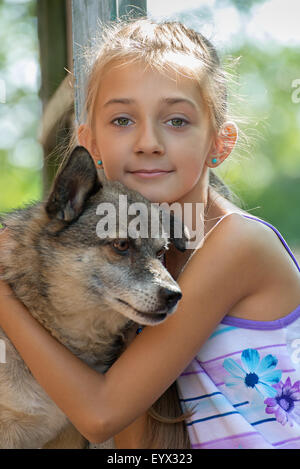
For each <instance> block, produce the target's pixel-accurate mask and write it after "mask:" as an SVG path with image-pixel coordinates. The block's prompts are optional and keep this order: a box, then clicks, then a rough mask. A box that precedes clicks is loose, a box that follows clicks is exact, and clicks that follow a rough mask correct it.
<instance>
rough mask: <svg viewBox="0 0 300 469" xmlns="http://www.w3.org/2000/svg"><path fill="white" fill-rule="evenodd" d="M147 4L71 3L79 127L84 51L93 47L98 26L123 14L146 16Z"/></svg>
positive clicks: (113, 0) (127, 0) (115, 0)
mask: <svg viewBox="0 0 300 469" xmlns="http://www.w3.org/2000/svg"><path fill="white" fill-rule="evenodd" d="M146 11H147V0H101V1H99V0H72V26H73V27H72V29H73V69H74V76H75V116H76V122H77V124H80V123H82V122H81V120H82V112H83V104H84V99H85V86H86V76H85V73H84V67H83V66H82V65H83V57H82V53H83V49H84V48H85V47H87V46H89V45H92V44H93V39H94V37H95V35H96V33H98V32H99V27H100V25H99V20H100V21H101V23H106V22H109V21H113V20H114V19H116V18H117V17H120V16H123V15H124V14H127V15H129V16H130V17H133V16H143V15H146Z"/></svg>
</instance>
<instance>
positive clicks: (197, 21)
mask: <svg viewBox="0 0 300 469" xmlns="http://www.w3.org/2000/svg"><path fill="white" fill-rule="evenodd" d="M77 1H78V0H77ZM79 1H80V0H79ZM81 1H82V2H83V3H85V0H81ZM63 3H64V2H63V0H58V1H57V0H52V1H51V2H47V10H45V9H43V8H44V7H45V5H46V0H0V211H9V210H11V209H13V208H16V207H20V206H22V205H24V204H26V203H28V202H30V201H35V200H39V199H41V197H42V196H43V192H44V189H45V174H44V153H45V141H44V140H43V138H42V137H41V120H42V114H43V103H44V104H45V100H46V98H47V92H48V91H47V90H45V87H44V88H43V87H41V82H42V80H41V77H42V73H41V70H43V73H44V74H45V67H46V66H45V60H46V59H47V57H48V52H47V51H49V50H51V47H52V44H54V43H55V41H59V39H60V38H59V34H58V35H57V34H56V35H53V33H52V35H53V37H52V38H51V35H49V34H50V33H49V31H46V29H47V25H48V24H49V21H52V22H53V23H55V24H58V23H59V22H60V21H65V19H64V18H63V16H64V14H65V13H63V14H62V10H61V6H62V5H63ZM67 3H68V2H67ZM105 3H106V4H107V3H109V2H108V0H105ZM51 5H52V6H51ZM59 8H60V9H59ZM147 9H148V15H149V16H151V17H153V18H155V19H158V20H163V19H170V20H172V19H174V20H180V21H183V22H184V23H185V24H186V25H187V26H190V27H193V28H194V29H196V30H198V31H200V32H202V33H203V34H204V35H206V36H207V37H208V38H209V39H210V40H211V41H212V42H213V44H214V45H215V46H216V47H217V50H218V51H219V54H220V56H221V59H222V61H223V63H224V66H225V69H226V70H227V71H228V73H229V76H230V80H229V89H230V116H231V117H232V119H234V120H235V121H236V122H237V124H238V126H239V128H240V139H239V143H238V145H237V147H236V148H235V149H234V151H233V153H232V155H231V157H230V158H229V159H228V160H227V161H226V162H224V163H223V164H222V165H221V167H220V168H219V169H218V174H220V176H222V177H223V179H224V180H225V182H226V183H227V184H228V185H229V186H230V187H231V189H232V190H233V192H235V194H236V195H237V196H238V197H239V198H240V200H241V204H242V206H243V208H244V209H246V210H248V211H249V212H250V213H252V214H253V215H254V216H260V217H263V218H265V219H266V220H267V221H269V222H270V223H272V224H273V225H275V226H276V227H277V228H278V229H279V231H281V233H282V235H283V236H284V238H285V239H286V240H287V242H288V244H289V245H290V246H291V247H292V249H295V250H296V251H297V254H299V253H300V216H299V213H300V211H299V203H300V132H299V129H300V28H299V24H298V20H299V18H300V2H299V0H285V1H282V0H249V1H247V0H245V1H244V0H184V1H182V0H164V1H163V2H162V1H161V0H148V1H147ZM38 16H39V21H38ZM41 18H42V20H41ZM45 34H46V35H47V41H48V42H46V43H45V37H44V36H45ZM41 42H42V44H41ZM41 45H42V47H41ZM65 57H68V53H67V52H66V53H65ZM237 59H238V60H237ZM52 63H53V66H52V68H55V69H56V70H57V69H58V72H57V74H56V75H51V74H50V75H49V70H48V71H47V70H46V72H47V73H48V75H47V76H48V77H50V78H49V86H50V88H51V93H53V92H54V91H55V90H56V89H57V88H58V87H59V85H60V83H61V79H62V78H63V77H64V76H65V75H66V71H65V69H64V67H66V68H68V67H70V57H69V59H68V58H66V59H65V63H64V59H60V58H59V57H56V59H55V58H54V59H53V62H52ZM43 64H44V65H43ZM50 64H51V62H50ZM48 68H49V60H48ZM48 93H49V92H48ZM51 93H50V94H51ZM52 140H53V137H52ZM48 183H49V181H48ZM46 185H47V184H46Z"/></svg>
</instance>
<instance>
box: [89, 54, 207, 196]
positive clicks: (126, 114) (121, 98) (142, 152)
mask: <svg viewBox="0 0 300 469" xmlns="http://www.w3.org/2000/svg"><path fill="white" fill-rule="evenodd" d="M172 78H173V79H172ZM172 78H171V77H170V76H166V75H163V74H160V73H159V72H157V71H155V70H154V71H153V70H151V69H150V68H147V69H146V70H145V66H143V65H142V64H139V63H136V64H129V65H126V66H122V67H121V68H116V67H110V68H109V69H108V70H107V72H106V74H105V75H104V77H103V79H102V80H101V85H100V88H99V92H98V97H97V100H96V105H95V113H94V122H93V133H92V135H91V144H90V148H89V149H90V151H91V152H92V154H93V156H94V158H95V159H96V160H98V159H101V160H102V163H103V168H104V171H105V175H106V177H107V179H110V180H118V181H120V182H122V183H123V184H125V185H126V186H127V187H129V188H130V189H134V190H136V191H138V192H140V193H141V194H142V195H143V196H144V197H146V198H148V199H149V200H150V201H151V202H159V203H161V202H168V203H172V202H174V201H178V200H180V199H182V198H183V197H185V196H186V195H187V194H188V193H190V192H191V191H192V190H193V188H194V187H195V186H196V184H197V182H198V181H199V178H200V177H201V175H202V174H203V171H204V169H206V168H207V167H206V164H205V163H206V159H207V158H208V154H209V150H210V148H211V144H212V137H211V132H210V130H211V129H210V124H209V119H208V116H207V112H206V111H205V109H204V105H203V103H202V100H201V95H200V92H199V89H198V88H197V84H196V82H195V81H194V80H192V79H189V78H185V77H181V76H178V77H177V81H175V79H174V78H175V72H174V76H173V77H172ZM147 171H152V174H150V173H149V172H148V173H147Z"/></svg>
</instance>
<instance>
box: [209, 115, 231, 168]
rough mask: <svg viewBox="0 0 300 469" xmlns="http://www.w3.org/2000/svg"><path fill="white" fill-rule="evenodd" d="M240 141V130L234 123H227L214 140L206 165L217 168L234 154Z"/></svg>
mask: <svg viewBox="0 0 300 469" xmlns="http://www.w3.org/2000/svg"><path fill="white" fill-rule="evenodd" d="M237 139H238V128H237V125H236V124H235V123H234V122H225V124H223V125H222V127H221V130H220V132H219V134H218V136H217V138H216V139H215V140H214V142H213V144H212V146H211V150H210V152H209V153H208V156H207V159H206V165H207V166H209V167H210V168H216V167H217V166H219V164H221V163H222V162H223V161H224V160H226V158H227V157H228V156H229V155H230V153H231V152H232V150H233V148H234V146H235V144H236V142H237Z"/></svg>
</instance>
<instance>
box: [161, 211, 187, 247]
mask: <svg viewBox="0 0 300 469" xmlns="http://www.w3.org/2000/svg"><path fill="white" fill-rule="evenodd" d="M161 213H162V224H163V227H164V229H166V230H167V233H168V238H169V240H170V242H171V243H172V244H174V246H175V247H176V248H177V249H178V250H179V251H182V252H183V251H185V250H186V249H187V243H188V241H189V240H190V233H189V230H188V228H187V226H186V225H185V224H184V223H183V222H182V221H181V220H180V219H179V218H178V217H177V216H176V215H174V213H173V212H172V211H165V210H163V209H161Z"/></svg>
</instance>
